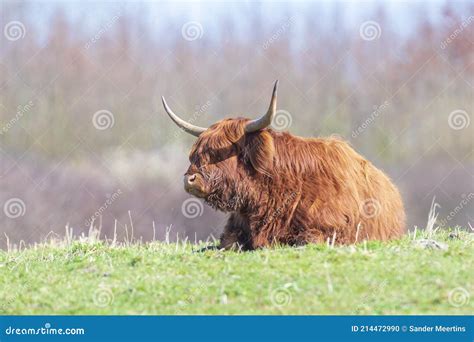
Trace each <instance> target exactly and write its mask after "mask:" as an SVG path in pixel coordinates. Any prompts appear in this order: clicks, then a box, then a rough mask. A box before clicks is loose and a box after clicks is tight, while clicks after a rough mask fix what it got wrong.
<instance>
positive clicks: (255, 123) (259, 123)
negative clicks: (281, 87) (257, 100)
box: [245, 80, 278, 133]
mask: <svg viewBox="0 0 474 342" xmlns="http://www.w3.org/2000/svg"><path fill="white" fill-rule="evenodd" d="M277 87H278V80H276V81H275V85H274V86H273V94H272V100H271V101H270V107H268V111H267V113H266V114H265V115H264V116H262V117H261V118H259V119H256V120H252V121H250V122H249V123H248V124H247V126H245V132H247V133H251V132H256V131H259V130H261V129H264V128H265V127H268V126H270V124H271V123H272V120H273V116H274V115H275V112H276V103H277Z"/></svg>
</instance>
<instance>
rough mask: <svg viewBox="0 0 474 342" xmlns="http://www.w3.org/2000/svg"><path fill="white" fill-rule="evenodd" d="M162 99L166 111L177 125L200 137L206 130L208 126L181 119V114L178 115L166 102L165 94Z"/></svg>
mask: <svg viewBox="0 0 474 342" xmlns="http://www.w3.org/2000/svg"><path fill="white" fill-rule="evenodd" d="M161 101H162V102H163V107H165V111H166V113H167V114H168V115H169V117H170V118H171V120H173V121H174V123H175V124H176V125H178V127H180V128H181V129H182V130H184V131H185V132H188V133H189V134H192V135H194V136H195V137H198V136H199V135H200V134H201V133H202V132H204V131H205V130H206V129H207V128H204V127H199V126H195V125H193V124H190V123H189V122H186V121H184V120H183V119H181V118H180V117H179V116H177V115H176V114H175V113H173V111H172V110H171V108H170V107H169V106H168V104H167V103H166V101H165V98H164V97H163V96H162V97H161Z"/></svg>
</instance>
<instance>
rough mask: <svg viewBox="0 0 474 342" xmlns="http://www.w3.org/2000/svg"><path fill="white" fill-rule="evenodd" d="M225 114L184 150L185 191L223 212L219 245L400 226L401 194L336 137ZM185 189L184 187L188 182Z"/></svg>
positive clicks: (393, 230) (361, 235)
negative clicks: (251, 129)
mask: <svg viewBox="0 0 474 342" xmlns="http://www.w3.org/2000/svg"><path fill="white" fill-rule="evenodd" d="M247 122H248V120H247V119H243V118H238V119H226V120H223V121H220V122H218V123H216V124H214V125H212V126H211V127H210V128H209V129H208V130H206V131H205V132H204V133H202V134H201V135H200V136H199V138H198V140H197V141H196V143H195V144H194V146H193V147H192V150H191V153H190V162H191V166H190V167H189V169H188V171H187V173H186V175H197V179H196V187H197V188H198V189H199V190H195V191H190V192H191V193H193V194H195V195H197V196H198V197H201V198H204V199H205V201H206V202H207V203H208V204H209V205H211V206H212V207H213V208H215V209H218V210H221V211H224V212H230V213H231V215H230V218H229V220H228V222H227V225H226V226H225V229H224V232H223V234H222V236H221V247H223V248H226V249H229V248H235V247H240V248H243V249H244V250H251V249H255V248H259V247H263V246H269V245H271V244H273V243H281V244H290V245H301V244H306V243H320V242H326V241H327V240H328V239H329V240H330V241H331V242H332V240H333V239H335V241H334V243H336V244H348V243H354V242H356V241H361V240H364V239H378V240H387V239H391V238H396V237H399V236H401V235H402V234H403V233H404V231H405V213H404V209H403V203H402V199H401V197H400V194H399V192H398V190H397V188H396V187H395V186H394V185H393V183H392V182H391V181H390V179H389V178H388V177H387V176H386V175H385V174H384V173H383V172H382V171H380V170H379V169H377V168H376V167H375V166H374V165H372V164H371V163H370V162H369V161H367V160H366V159H364V158H363V157H362V156H361V155H359V154H358V153H357V152H355V151H354V150H353V149H352V148H351V147H350V146H349V144H348V143H346V142H344V141H341V140H339V139H336V138H309V139H305V138H301V137H296V136H293V135H291V134H289V133H280V132H275V131H273V130H271V129H268V128H267V129H264V130H261V131H258V132H255V133H245V132H244V127H245V125H246V123H247ZM188 191H189V189H188Z"/></svg>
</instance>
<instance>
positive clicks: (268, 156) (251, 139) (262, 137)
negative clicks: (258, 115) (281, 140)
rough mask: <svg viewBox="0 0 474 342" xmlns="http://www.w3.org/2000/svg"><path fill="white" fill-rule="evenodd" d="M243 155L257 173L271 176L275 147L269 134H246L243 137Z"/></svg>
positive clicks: (265, 132) (263, 132)
mask: <svg viewBox="0 0 474 342" xmlns="http://www.w3.org/2000/svg"><path fill="white" fill-rule="evenodd" d="M245 154H246V157H247V158H248V160H249V162H250V164H251V165H252V167H253V168H254V169H255V170H256V171H257V172H259V173H262V174H264V175H267V176H271V174H272V169H273V157H274V156H275V146H274V144H273V138H272V136H271V134H270V133H268V132H267V131H259V132H255V133H247V134H246V135H245Z"/></svg>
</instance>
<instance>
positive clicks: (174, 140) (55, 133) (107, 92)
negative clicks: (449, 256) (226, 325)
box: [0, 1, 474, 248]
mask: <svg viewBox="0 0 474 342" xmlns="http://www.w3.org/2000/svg"><path fill="white" fill-rule="evenodd" d="M0 6H1V11H0V13H1V18H0V28H1V32H0V44H1V45H0V47H1V48H0V206H1V207H2V209H3V210H0V233H1V234H0V239H1V241H0V245H1V248H5V246H6V240H7V238H8V239H9V240H10V242H14V243H18V242H20V241H21V240H23V241H25V242H26V243H31V242H37V241H40V240H41V239H44V238H45V237H46V236H47V235H48V234H49V233H50V232H55V233H57V234H59V235H63V234H64V232H65V226H66V225H68V226H69V227H71V228H73V232H74V234H75V235H78V234H81V233H83V232H87V231H88V230H89V228H90V226H91V225H93V226H96V227H99V226H100V227H101V237H105V236H106V237H108V238H112V237H113V235H114V229H116V231H117V235H118V237H117V238H118V239H124V238H127V234H128V237H129V238H130V236H131V234H132V232H131V231H132V229H133V234H134V237H135V238H139V237H143V239H144V240H149V239H152V238H153V237H154V238H156V239H164V238H165V237H166V234H167V231H170V236H171V238H172V239H174V238H176V234H179V236H180V238H183V237H186V236H187V237H189V239H190V240H192V241H194V240H195V239H206V238H208V237H209V236H210V235H213V236H216V237H217V236H218V235H219V233H220V231H221V229H222V227H223V225H224V222H225V215H223V214H220V213H217V212H215V211H213V210H212V209H211V208H209V207H207V206H206V205H203V204H202V203H201V202H199V201H197V200H194V199H191V198H190V197H189V196H188V195H187V194H186V193H185V192H184V190H183V187H182V175H183V174H184V172H185V170H186V168H187V167H188V152H189V149H190V147H191V145H192V143H193V142H194V138H193V137H191V136H189V135H187V134H185V133H183V132H181V131H180V130H178V129H177V127H176V126H175V125H174V124H173V123H172V122H171V121H170V120H169V119H168V118H167V116H166V115H165V113H164V111H163V109H162V106H161V102H160V96H161V95H164V96H166V98H167V99H168V102H169V103H170V105H171V107H172V108H173V109H174V110H175V111H176V112H178V113H180V114H181V115H182V117H183V118H185V119H188V120H190V121H191V122H194V123H195V124H197V125H201V126H207V125H210V124H211V123H213V122H215V121H217V120H220V119H223V118H225V117H232V116H246V117H251V118H254V117H257V116H258V115H260V114H262V113H263V112H264V111H265V110H266V109H267V106H268V101H269V99H270V92H271V87H272V84H273V82H274V80H275V79H279V80H280V86H279V98H278V109H279V111H278V113H277V117H276V118H275V121H274V123H273V126H274V128H275V129H278V130H289V131H290V132H291V133H293V134H296V135H302V136H329V135H332V134H337V135H339V136H342V137H343V138H345V139H347V140H349V141H350V142H351V144H352V145H353V146H354V147H355V148H356V150H357V151H359V152H360V153H361V154H362V155H364V156H365V157H367V158H368V159H369V160H371V161H372V162H373V163H374V164H375V165H376V166H377V167H379V168H381V169H383V170H384V171H386V172H387V173H388V174H389V175H390V177H391V178H392V179H393V180H394V182H395V183H396V184H397V185H398V186H399V187H400V189H401V192H402V195H403V198H404V201H405V205H406V211H407V215H408V223H409V227H410V228H413V227H414V226H415V225H416V226H418V227H419V228H423V227H424V226H425V224H426V221H427V216H428V212H429V209H430V205H431V203H432V200H433V197H435V196H436V202H437V203H439V204H440V206H441V207H440V208H439V217H438V223H439V224H440V225H442V226H456V225H461V226H463V227H466V226H467V225H468V222H471V223H473V222H474V221H473V208H474V189H473V188H474V186H473V185H474V181H473V174H474V173H473V171H474V168H473V166H474V156H473V136H474V135H473V133H474V132H473V131H474V130H473V128H474V123H472V122H471V120H472V116H473V112H474V106H473V104H474V97H473V86H474V72H473V71H474V64H473V63H474V47H473V42H474V3H473V2H469V1H459V2H457V1H426V2H415V1H407V2H396V1H368V2H356V1H348V2H336V1H322V2H299V3H294V2H291V3H290V2H288V3H285V2H277V3H276V2H275V3H273V2H262V3H254V2H227V3H219V2H196V1H193V2H179V3H177V2H175V3H167V2H159V3H155V2H135V1H134V2H98V1H67V2H66V1H65V2H54V1H39V2H38V1H31V2H28V1H2V2H1V4H0ZM130 221H132V222H133V224H132V223H131V222H130ZM132 225H133V227H132Z"/></svg>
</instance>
